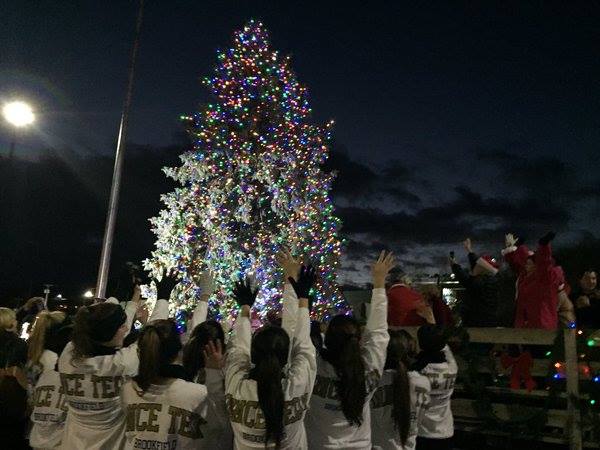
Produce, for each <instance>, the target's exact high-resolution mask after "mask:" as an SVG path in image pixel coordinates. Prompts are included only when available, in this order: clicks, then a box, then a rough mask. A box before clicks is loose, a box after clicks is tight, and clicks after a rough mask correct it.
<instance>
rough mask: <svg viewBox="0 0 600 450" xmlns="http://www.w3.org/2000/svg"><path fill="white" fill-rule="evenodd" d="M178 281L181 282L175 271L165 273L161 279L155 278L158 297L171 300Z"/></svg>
mask: <svg viewBox="0 0 600 450" xmlns="http://www.w3.org/2000/svg"><path fill="white" fill-rule="evenodd" d="M177 283H179V280H178V279H177V276H176V275H175V274H173V273H170V274H169V273H163V276H162V278H161V279H160V281H158V280H156V279H154V284H155V285H156V299H157V300H158V299H163V300H169V298H171V293H172V292H173V289H174V288H175V286H176V285H177Z"/></svg>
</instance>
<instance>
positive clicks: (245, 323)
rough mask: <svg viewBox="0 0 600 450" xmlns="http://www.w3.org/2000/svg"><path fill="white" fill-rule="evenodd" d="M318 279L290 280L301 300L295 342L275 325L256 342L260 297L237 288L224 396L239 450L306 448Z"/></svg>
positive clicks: (308, 274) (308, 273) (310, 275)
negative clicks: (311, 303)
mask: <svg viewBox="0 0 600 450" xmlns="http://www.w3.org/2000/svg"><path fill="white" fill-rule="evenodd" d="M314 280H315V274H314V270H313V269H312V268H303V269H302V271H301V273H300V275H299V276H298V279H297V280H294V279H292V280H290V282H291V283H292V285H293V286H294V291H295V294H296V296H297V298H299V300H296V301H297V303H298V313H297V317H296V323H295V333H294V336H293V337H292V338H290V336H289V335H288V333H287V332H286V331H285V330H284V329H283V328H279V327H276V326H265V327H264V328H263V329H261V330H260V331H258V332H257V333H256V334H255V335H254V337H252V336H251V329H250V308H251V306H252V305H253V304H254V301H255V299H256V294H257V292H256V291H252V290H251V289H250V287H249V285H248V284H245V285H244V284H242V283H240V284H238V286H237V287H236V291H235V297H236V300H237V302H238V304H239V305H240V307H241V311H240V314H239V316H238V318H237V321H236V324H235V331H234V335H233V336H232V338H231V340H230V341H229V343H228V351H227V362H226V369H225V392H226V401H227V407H228V410H229V417H230V420H231V422H232V426H233V433H234V448H235V449H237V450H249V449H265V448H271V449H272V448H277V449H290V450H291V449H293V450H297V449H299V450H306V449H307V448H308V446H307V440H306V433H305V430H304V423H303V420H304V415H305V413H306V409H307V407H308V402H309V399H310V393H311V391H312V388H313V384H314V379H315V378H314V377H315V372H316V362H315V348H314V346H313V345H312V342H311V340H310V321H309V312H308V292H309V291H310V288H311V286H312V284H313V283H314ZM290 341H291V344H290ZM290 347H291V352H290V351H289V350H290ZM290 353H291V354H290Z"/></svg>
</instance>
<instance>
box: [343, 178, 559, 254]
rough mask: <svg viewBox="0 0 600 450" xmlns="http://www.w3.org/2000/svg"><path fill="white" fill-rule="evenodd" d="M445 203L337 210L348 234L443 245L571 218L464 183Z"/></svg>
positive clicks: (532, 230)
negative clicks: (488, 194)
mask: <svg viewBox="0 0 600 450" xmlns="http://www.w3.org/2000/svg"><path fill="white" fill-rule="evenodd" d="M454 190H455V193H456V198H455V199H454V200H453V201H450V202H448V203H445V204H442V205H439V206H432V207H427V208H422V209H420V210H419V211H418V212H416V213H414V214H409V213H406V212H397V211H392V212H389V211H382V210H380V209H377V208H360V207H347V208H340V209H339V214H340V215H341V217H342V220H343V221H344V232H346V233H370V234H372V235H374V236H378V237H379V238H380V239H382V240H383V241H384V242H404V243H416V244H442V243H449V242H457V241H458V240H461V239H463V238H464V237H465V236H468V235H471V236H476V237H480V238H485V239H489V238H490V237H491V236H492V235H494V234H495V235H499V234H502V233H504V232H506V231H509V230H511V229H512V227H517V228H519V230H523V232H524V233H527V234H532V233H536V232H541V230H544V229H548V228H552V229H556V230H560V229H562V228H564V227H565V225H566V223H567V222H568V220H569V217H570V215H569V213H568V211H567V210H565V209H562V208H558V207H555V206H552V205H545V204H543V203H541V202H540V201H538V200H536V199H533V198H529V199H525V200H520V201H514V200H509V199H503V198H484V197H483V196H482V195H481V194H479V193H476V192H473V191H472V190H470V189H469V188H467V187H464V186H459V187H456V188H455V189H454Z"/></svg>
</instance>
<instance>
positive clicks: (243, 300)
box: [233, 278, 258, 308]
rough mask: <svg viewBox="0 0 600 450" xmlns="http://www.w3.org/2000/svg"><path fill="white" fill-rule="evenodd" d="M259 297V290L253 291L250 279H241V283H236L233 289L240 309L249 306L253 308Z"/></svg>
mask: <svg viewBox="0 0 600 450" xmlns="http://www.w3.org/2000/svg"><path fill="white" fill-rule="evenodd" d="M257 295H258V288H256V289H254V290H253V289H252V286H251V285H250V280H249V279H248V278H246V280H244V279H243V278H240V281H238V282H237V283H235V287H234V288H233V298H235V301H236V302H237V304H238V305H239V306H240V307H241V306H249V307H250V308H252V305H254V302H255V301H256V296H257Z"/></svg>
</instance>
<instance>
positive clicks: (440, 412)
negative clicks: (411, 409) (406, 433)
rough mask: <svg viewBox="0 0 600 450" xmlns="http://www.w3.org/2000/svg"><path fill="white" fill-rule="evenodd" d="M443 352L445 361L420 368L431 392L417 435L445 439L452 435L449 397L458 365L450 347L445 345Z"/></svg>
mask: <svg viewBox="0 0 600 450" xmlns="http://www.w3.org/2000/svg"><path fill="white" fill-rule="evenodd" d="M443 352H444V355H445V356H446V362H443V363H431V364H427V365H426V366H425V367H424V368H423V369H422V370H421V374H423V375H425V376H426V377H427V378H429V381H430V382H431V394H430V401H429V405H427V407H426V408H425V414H424V415H423V420H422V421H421V426H420V427H419V436H421V437H425V438H430V439H447V438H451V437H452V436H454V418H453V417H452V409H451V408H450V398H451V397H452V393H453V392H454V383H455V382H456V374H457V372H458V366H457V365H456V360H455V359H454V355H453V354H452V350H450V347H448V346H447V345H446V346H445V347H444V350H443Z"/></svg>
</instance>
